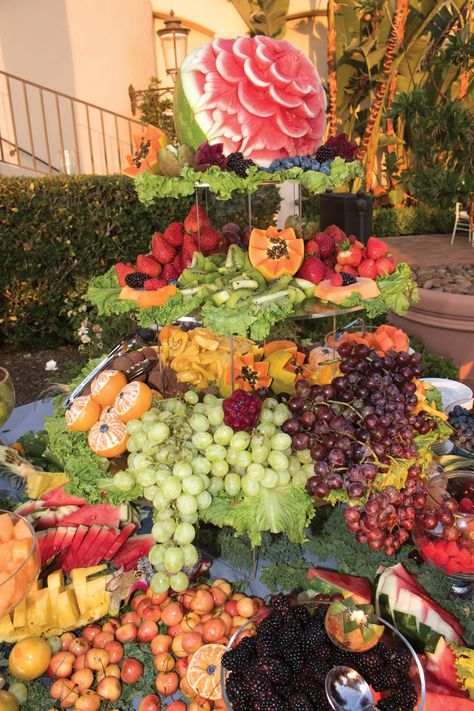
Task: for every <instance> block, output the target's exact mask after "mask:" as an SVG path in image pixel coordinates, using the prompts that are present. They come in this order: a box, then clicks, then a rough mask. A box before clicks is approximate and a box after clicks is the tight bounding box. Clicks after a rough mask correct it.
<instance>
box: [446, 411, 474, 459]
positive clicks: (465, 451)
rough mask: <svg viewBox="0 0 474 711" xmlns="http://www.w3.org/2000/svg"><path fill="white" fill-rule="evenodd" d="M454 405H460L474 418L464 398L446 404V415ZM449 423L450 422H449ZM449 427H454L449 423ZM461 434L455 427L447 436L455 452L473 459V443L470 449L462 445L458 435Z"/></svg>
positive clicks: (460, 435) (473, 413)
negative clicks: (449, 435)
mask: <svg viewBox="0 0 474 711" xmlns="http://www.w3.org/2000/svg"><path fill="white" fill-rule="evenodd" d="M456 407H462V408H463V409H464V410H467V412H468V414H470V416H471V418H472V419H473V420H474V410H473V409H470V407H469V403H466V400H465V399H462V400H456V401H455V402H452V403H451V404H450V405H448V407H446V408H445V410H444V411H445V413H446V414H447V415H448V417H449V415H450V414H451V413H452V411H453V410H454V409H455V408H456ZM471 407H472V405H471ZM448 423H449V420H448ZM449 424H451V423H449ZM451 427H453V429H454V425H451ZM462 436H463V433H462V432H459V430H456V429H455V430H454V432H453V434H452V435H451V437H450V438H449V441H450V442H451V444H452V445H453V447H455V448H456V452H455V453H456V454H461V455H462V456H463V457H468V458H471V459H473V458H474V445H473V446H472V449H469V448H467V447H466V446H465V445H464V442H463V441H460V437H461V438H462Z"/></svg>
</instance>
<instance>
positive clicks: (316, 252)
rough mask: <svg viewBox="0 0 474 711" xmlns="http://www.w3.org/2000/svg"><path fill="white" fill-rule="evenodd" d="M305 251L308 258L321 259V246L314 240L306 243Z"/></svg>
mask: <svg viewBox="0 0 474 711" xmlns="http://www.w3.org/2000/svg"><path fill="white" fill-rule="evenodd" d="M304 251H305V254H306V256H307V257H319V256H320V255H321V250H320V248H319V244H318V243H317V242H316V240H314V239H310V240H309V242H306V246H305V250H304Z"/></svg>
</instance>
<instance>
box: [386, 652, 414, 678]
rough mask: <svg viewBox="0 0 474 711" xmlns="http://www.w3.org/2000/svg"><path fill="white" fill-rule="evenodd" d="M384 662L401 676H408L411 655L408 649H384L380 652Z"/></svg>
mask: <svg viewBox="0 0 474 711" xmlns="http://www.w3.org/2000/svg"><path fill="white" fill-rule="evenodd" d="M382 656H383V659H384V660H385V662H386V663H387V664H388V665H390V666H392V667H394V668H395V669H397V670H398V671H399V672H400V673H401V674H408V672H409V671H410V667H411V654H410V652H409V651H408V649H403V648H401V649H389V648H387V647H386V648H385V649H384V650H383V652H382Z"/></svg>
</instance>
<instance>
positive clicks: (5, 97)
mask: <svg viewBox="0 0 474 711" xmlns="http://www.w3.org/2000/svg"><path fill="white" fill-rule="evenodd" d="M141 126H142V124H141V123H140V122H139V121H136V120H134V119H132V118H129V117H128V116H123V115H122V114H119V113H117V112H115V111H110V110H108V109H105V108H103V107H101V106H97V105H96V104H91V103H90V102H87V101H82V100H81V99H76V98H75V97H74V96H70V95H68V94H64V93H62V92H60V91H54V90H53V89H48V88H47V87H45V86H41V84H36V83H35V82H32V81H28V80H26V79H22V78H21V77H17V76H15V75H13V74H9V73H8V72H4V71H0V161H1V162H3V163H7V164H10V165H13V166H16V167H18V168H24V169H27V170H31V171H34V172H37V173H43V174H46V175H48V174H49V175H51V174H57V172H58V171H59V172H63V173H98V174H102V175H111V174H113V173H118V172H120V169H121V168H122V167H123V165H124V164H125V161H124V156H125V154H127V153H133V152H134V145H133V133H137V132H139V131H140V129H141Z"/></svg>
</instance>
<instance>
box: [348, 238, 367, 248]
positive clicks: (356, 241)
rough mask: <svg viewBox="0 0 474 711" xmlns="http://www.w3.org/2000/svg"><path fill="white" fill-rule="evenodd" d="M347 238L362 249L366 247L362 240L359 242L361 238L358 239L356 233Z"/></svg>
mask: <svg viewBox="0 0 474 711" xmlns="http://www.w3.org/2000/svg"><path fill="white" fill-rule="evenodd" d="M347 239H348V240H349V242H350V243H351V244H353V245H355V246H356V247H359V249H362V250H363V249H365V246H364V244H363V243H362V242H359V240H358V239H357V237H356V236H355V235H349V237H348V238H347Z"/></svg>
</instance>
